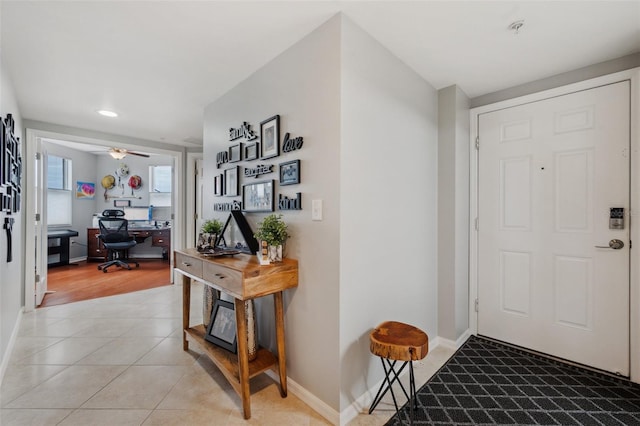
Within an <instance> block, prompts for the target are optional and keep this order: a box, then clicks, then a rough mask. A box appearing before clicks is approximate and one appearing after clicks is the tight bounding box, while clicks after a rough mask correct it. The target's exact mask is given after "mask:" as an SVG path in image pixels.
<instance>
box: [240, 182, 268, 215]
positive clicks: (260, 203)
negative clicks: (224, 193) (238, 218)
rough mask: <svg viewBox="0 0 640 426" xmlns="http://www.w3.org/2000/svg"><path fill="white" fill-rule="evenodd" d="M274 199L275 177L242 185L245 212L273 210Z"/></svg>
mask: <svg viewBox="0 0 640 426" xmlns="http://www.w3.org/2000/svg"><path fill="white" fill-rule="evenodd" d="M274 199H275V194H274V180H273V179H271V180H265V181H262V182H254V183H249V184H246V185H243V186H242V210H243V211H245V212H272V211H273V210H274Z"/></svg>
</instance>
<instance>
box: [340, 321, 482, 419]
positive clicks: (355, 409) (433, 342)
mask: <svg viewBox="0 0 640 426" xmlns="http://www.w3.org/2000/svg"><path fill="white" fill-rule="evenodd" d="M470 335H471V330H470V329H467V330H466V331H465V332H464V333H462V335H461V336H460V337H459V338H458V339H457V340H456V341H453V340H449V339H444V338H442V337H439V336H437V337H435V338H433V339H429V350H430V351H432V350H434V349H435V348H437V347H438V346H444V347H447V348H451V349H458V348H460V346H462V344H463V343H464V342H466V340H467V338H469V336H470ZM407 371H408V370H407V369H405V371H403V372H402V374H401V376H404V375H405V374H407ZM383 381H384V377H383V378H382V379H380V381H379V382H378V383H376V384H375V385H373V386H372V387H371V388H369V389H367V390H366V391H365V392H364V393H363V394H362V395H361V396H360V397H359V398H358V399H356V400H355V401H354V402H353V403H352V404H351V405H349V406H348V407H347V408H345V409H344V410H342V412H341V413H340V425H346V424H347V423H349V422H350V421H352V420H353V419H355V418H356V417H358V415H359V414H360V413H364V412H366V411H368V409H369V406H370V405H371V403H372V402H373V398H374V397H375V395H376V393H377V392H378V389H379V388H380V384H382V382H383Z"/></svg>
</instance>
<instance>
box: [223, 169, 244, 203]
mask: <svg viewBox="0 0 640 426" xmlns="http://www.w3.org/2000/svg"><path fill="white" fill-rule="evenodd" d="M239 176H240V166H235V167H231V168H230V169H226V170H225V171H224V195H225V196H226V197H237V196H238V195H240V194H239V191H240V180H239Z"/></svg>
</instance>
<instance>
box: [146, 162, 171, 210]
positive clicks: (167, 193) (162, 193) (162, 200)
mask: <svg viewBox="0 0 640 426" xmlns="http://www.w3.org/2000/svg"><path fill="white" fill-rule="evenodd" d="M172 178H173V167H172V166H149V204H150V205H152V206H154V207H170V206H171V181H172Z"/></svg>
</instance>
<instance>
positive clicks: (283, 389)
mask: <svg viewBox="0 0 640 426" xmlns="http://www.w3.org/2000/svg"><path fill="white" fill-rule="evenodd" d="M273 303H274V307H275V315H276V342H277V344H278V371H279V372H280V396H282V397H283V398H285V397H286V396H287V355H286V353H285V349H284V303H283V301H282V292H281V291H279V292H277V293H274V294H273Z"/></svg>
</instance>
